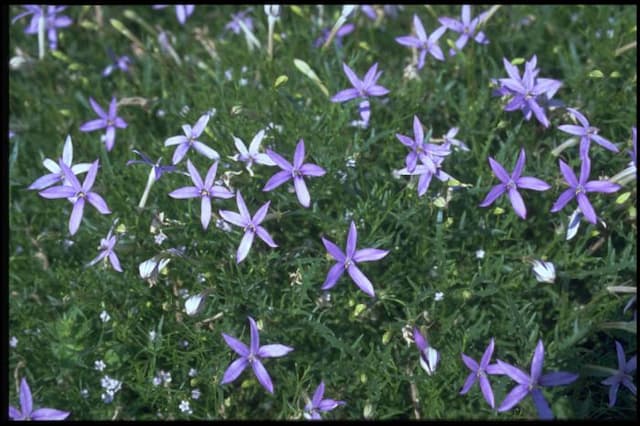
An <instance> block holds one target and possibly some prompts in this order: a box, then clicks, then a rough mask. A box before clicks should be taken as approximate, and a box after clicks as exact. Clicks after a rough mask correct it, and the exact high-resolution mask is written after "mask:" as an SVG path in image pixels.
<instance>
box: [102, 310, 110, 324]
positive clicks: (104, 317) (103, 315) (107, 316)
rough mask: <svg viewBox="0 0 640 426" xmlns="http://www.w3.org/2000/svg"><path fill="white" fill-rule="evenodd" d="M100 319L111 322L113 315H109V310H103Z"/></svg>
mask: <svg viewBox="0 0 640 426" xmlns="http://www.w3.org/2000/svg"><path fill="white" fill-rule="evenodd" d="M100 319H101V320H102V322H109V320H110V319H111V315H109V313H108V312H107V311H102V312H100Z"/></svg>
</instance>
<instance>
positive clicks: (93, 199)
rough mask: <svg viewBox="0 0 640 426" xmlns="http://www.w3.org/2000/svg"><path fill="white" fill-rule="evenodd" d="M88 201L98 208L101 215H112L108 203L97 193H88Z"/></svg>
mask: <svg viewBox="0 0 640 426" xmlns="http://www.w3.org/2000/svg"><path fill="white" fill-rule="evenodd" d="M86 195H87V201H88V202H89V203H90V204H91V205H92V206H93V207H95V208H96V210H98V211H99V212H100V213H101V214H111V210H110V209H109V206H107V202H106V201H105V200H104V198H102V197H101V196H100V194H98V193H96V192H87V194H86Z"/></svg>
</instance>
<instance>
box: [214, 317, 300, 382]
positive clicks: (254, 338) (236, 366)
mask: <svg viewBox="0 0 640 426" xmlns="http://www.w3.org/2000/svg"><path fill="white" fill-rule="evenodd" d="M248 318H249V327H250V329H251V343H250V345H249V347H247V345H245V344H244V343H242V342H241V341H240V340H238V339H236V338H235V337H232V336H229V335H228V334H226V333H222V337H223V338H224V341H225V342H227V345H229V347H230V348H231V349H233V351H234V352H236V353H237V354H238V355H240V358H238V359H236V360H235V361H233V362H232V363H231V364H229V367H227V370H226V371H225V372H224V376H223V377H222V381H221V382H220V384H222V385H224V384H226V383H230V382H233V381H234V380H235V379H237V378H238V376H239V375H240V374H241V373H242V372H243V371H244V369H245V368H247V366H248V365H251V368H252V369H253V372H254V373H255V375H256V378H257V379H258V382H260V384H261V385H262V386H263V387H264V388H265V389H266V390H267V391H269V392H270V393H273V382H272V381H271V377H269V373H268V372H267V370H266V368H264V365H263V364H262V359H264V358H279V357H282V356H285V355H286V354H288V353H289V352H291V351H293V348H292V347H289V346H285V345H281V344H278V343H276V344H271V345H264V346H260V335H259V332H258V326H257V324H256V322H255V321H254V320H253V318H251V317H248Z"/></svg>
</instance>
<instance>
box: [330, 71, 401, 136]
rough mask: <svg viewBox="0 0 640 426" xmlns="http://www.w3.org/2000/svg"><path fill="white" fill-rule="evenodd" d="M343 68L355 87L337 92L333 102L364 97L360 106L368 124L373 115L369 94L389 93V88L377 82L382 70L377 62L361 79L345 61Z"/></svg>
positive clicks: (363, 118) (332, 99) (364, 119)
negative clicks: (379, 69)
mask: <svg viewBox="0 0 640 426" xmlns="http://www.w3.org/2000/svg"><path fill="white" fill-rule="evenodd" d="M342 69H343V70H344V73H345V74H346V75H347V78H348V79H349V81H350V82H351V85H352V86H353V87H352V88H351V89H344V90H341V91H339V92H338V93H336V94H335V95H334V96H333V97H332V98H331V102H346V101H350V100H351V99H357V98H361V99H364V100H363V101H361V102H360V106H359V110H360V117H361V118H362V120H363V121H364V123H365V124H368V123H369V118H370V117H371V108H370V105H369V96H384V95H386V94H387V93H389V90H388V89H387V88H385V87H382V86H380V85H378V84H376V82H377V81H378V79H379V78H380V75H382V71H380V72H378V63H377V62H376V63H375V64H373V65H372V66H371V68H369V71H367V73H366V74H365V76H364V79H362V80H360V79H359V78H358V76H357V75H356V74H355V73H354V72H353V70H352V69H351V68H349V66H348V65H347V64H345V63H344V62H343V63H342Z"/></svg>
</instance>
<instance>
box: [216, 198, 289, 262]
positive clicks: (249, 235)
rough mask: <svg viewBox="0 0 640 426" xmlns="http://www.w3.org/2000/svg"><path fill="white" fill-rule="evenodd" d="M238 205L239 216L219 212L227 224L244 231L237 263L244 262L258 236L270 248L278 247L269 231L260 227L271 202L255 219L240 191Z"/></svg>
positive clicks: (227, 212)
mask: <svg viewBox="0 0 640 426" xmlns="http://www.w3.org/2000/svg"><path fill="white" fill-rule="evenodd" d="M236 203H237V204H238V211H239V212H240V213H239V214H238V213H236V212H232V211H229V210H220V211H219V212H218V213H219V214H220V216H221V217H222V218H223V219H224V220H226V221H227V222H229V223H232V224H233V225H236V226H239V227H241V228H243V229H244V236H243V237H242V241H240V246H239V247H238V252H237V254H236V263H240V262H242V261H243V260H244V259H245V258H246V257H247V255H248V254H249V249H251V245H252V244H253V238H254V237H255V236H256V234H257V235H258V237H260V239H261V240H262V241H264V242H265V243H267V245H268V246H269V247H273V248H275V247H278V245H277V244H276V243H275V242H274V241H273V239H272V238H271V235H269V233H268V232H267V230H266V229H264V227H262V226H261V225H260V224H261V223H262V221H263V220H264V218H265V217H266V216H267V211H268V210H269V204H271V201H267V202H266V203H264V204H263V205H262V207H260V208H259V209H258V211H257V212H256V214H255V215H253V218H252V217H251V214H250V213H249V209H247V205H246V204H245V203H244V199H243V198H242V194H240V191H237V192H236Z"/></svg>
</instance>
